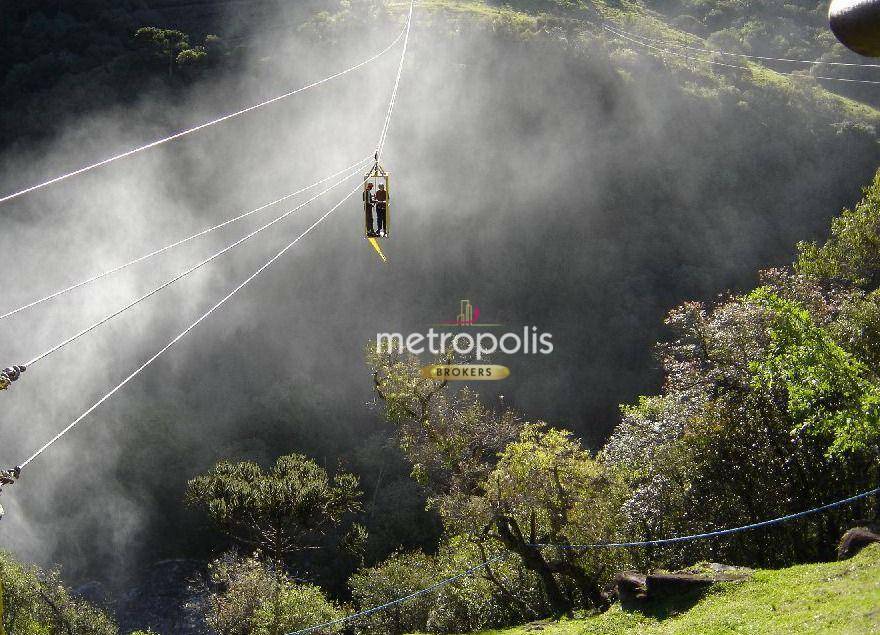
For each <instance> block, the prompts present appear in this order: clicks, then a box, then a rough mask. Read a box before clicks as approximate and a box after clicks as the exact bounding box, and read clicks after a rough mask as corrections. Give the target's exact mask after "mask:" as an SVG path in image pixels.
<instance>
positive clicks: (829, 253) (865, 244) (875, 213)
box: [795, 170, 880, 291]
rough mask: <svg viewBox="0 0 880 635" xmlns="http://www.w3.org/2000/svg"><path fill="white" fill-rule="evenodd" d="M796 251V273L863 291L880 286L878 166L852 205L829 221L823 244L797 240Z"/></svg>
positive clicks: (879, 194) (879, 185) (879, 179)
mask: <svg viewBox="0 0 880 635" xmlns="http://www.w3.org/2000/svg"><path fill="white" fill-rule="evenodd" d="M798 251H799V255H798V260H797V262H796V263H795V269H796V270H797V271H798V272H800V273H803V274H806V275H808V276H811V277H813V278H817V279H819V280H827V281H838V282H840V281H842V282H845V283H849V284H853V285H857V286H859V287H861V288H863V289H864V290H866V291H874V290H876V289H878V288H880V170H878V172H877V173H876V174H875V175H874V180H873V182H872V183H871V185H869V186H868V187H866V188H864V190H862V199H861V200H860V201H859V202H858V204H857V205H856V206H855V208H854V209H852V210H849V209H845V210H843V213H842V214H841V215H840V216H838V217H837V218H835V219H834V220H832V221H831V236H830V237H829V238H828V240H827V241H826V242H825V244H823V245H821V246H820V245H818V244H817V243H800V244H799V245H798Z"/></svg>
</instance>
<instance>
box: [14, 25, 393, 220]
mask: <svg viewBox="0 0 880 635" xmlns="http://www.w3.org/2000/svg"><path fill="white" fill-rule="evenodd" d="M406 32H408V26H407V28H404V29H401V31H400V33H399V34H398V35H397V37H396V38H394V41H392V42H391V44H389V45H388V46H386V47H385V48H384V49H382V50H381V51H379V52H378V53H376V54H375V55H373V56H372V57H369V58H367V59H365V60H363V61H362V62H358V63H357V64H355V65H354V66H350V67H348V68H346V69H345V70H342V71H339V72H338V73H335V74H333V75H330V76H328V77H325V78H324V79H320V80H318V81H315V82H312V83H311V84H307V85H305V86H301V87H300V88H297V89H295V90H292V91H290V92H287V93H284V94H283V95H278V96H276V97H272V98H271V99H267V100H266V101H262V102H260V103H257V104H254V105H252V106H248V107H247V108H242V109H241V110H237V111H235V112H231V113H229V114H226V115H222V116H220V117H217V118H216V119H212V120H210V121H206V122H204V123H201V124H199V125H197V126H194V127H192V128H188V129H186V130H181V131H180V132H175V133H174V134H171V135H169V136H167V137H163V138H161V139H157V140H156V141H152V142H150V143H147V144H145V145H142V146H139V147H137V148H132V149H131V150H127V151H125V152H121V153H119V154H116V155H113V156H111V157H108V158H106V159H102V160H101V161H97V162H96V163H92V164H90V165H86V166H83V167H81V168H78V169H76V170H73V171H72V172H67V173H66V174H62V175H60V176H56V177H54V178H51V179H49V180H47V181H43V182H42V183H37V184H36V185H31V186H30V187H26V188H24V189H23V190H19V191H17V192H12V193H11V194H6V195H5V196H2V197H0V204H2V203H5V202H6V201H11V200H12V199H14V198H18V197H19V196H23V195H25V194H28V193H30V192H33V191H35V190H39V189H42V188H44V187H47V186H49V185H53V184H55V183H58V182H60V181H64V180H65V179H69V178H70V177H72V176H77V175H79V174H83V173H85V172H88V171H90V170H94V169H95V168H99V167H102V166H105V165H107V164H108V163H112V162H113V161H117V160H119V159H124V158H126V157H130V156H132V155H134V154H137V153H139V152H143V151H144V150H149V149H150V148H155V147H156V146H160V145H162V144H163V143H168V142H169V141H174V140H176V139H180V138H181V137H184V136H186V135H188V134H192V133H193V132H198V131H199V130H203V129H205V128H208V127H210V126H213V125H215V124H218V123H222V122H224V121H227V120H229V119H232V118H234V117H238V116H240V115H243V114H246V113H249V112H251V111H253V110H257V109H258V108H262V107H263V106H268V105H269V104H273V103H275V102H276V101H281V100H282V99H286V98H288V97H292V96H293V95H296V94H298V93H301V92H304V91H306V90H309V89H311V88H315V87H317V86H320V85H322V84H326V83H327V82H329V81H332V80H334V79H337V78H339V77H342V76H343V75H347V74H348V73H351V72H353V71H356V70H358V69H360V68H363V67H364V66H366V65H368V64H371V63H372V62H374V61H376V60H377V59H379V58H380V57H382V56H383V55H385V53H387V52H388V51H390V50H391V49H392V48H394V46H395V45H396V44H397V43H398V42H399V41H400V39H401V38H402V37H403V36H404V33H406Z"/></svg>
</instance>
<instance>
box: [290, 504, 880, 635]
mask: <svg viewBox="0 0 880 635" xmlns="http://www.w3.org/2000/svg"><path fill="white" fill-rule="evenodd" d="M877 493H880V487H878V488H875V489H872V490H870V491H867V492H862V493H861V494H856V495H855V496H850V497H849V498H845V499H844V500H840V501H836V502H834V503H829V504H828V505H822V506H821V507H815V508H813V509H809V510H807V511H803V512H798V513H796V514H789V515H788V516H781V517H779V518H774V519H772V520H765V521H763V522H759V523H753V524H751V525H743V526H742V527H734V528H732V529H723V530H721V531H711V532H707V533H703V534H693V535H691V536H678V537H675V538H664V539H661V540H644V541H639V542H599V543H593V544H589V545H557V544H551V543H533V544H530V545H527V546H529V547H534V548H547V547H557V548H561V549H586V548H593V549H595V548H611V547H644V546H650V545H660V544H669V543H672V542H684V541H687V540H700V539H705V538H713V537H715V536H724V535H728V534H732V533H736V532H740V531H747V530H750V529H757V528H759V527H767V526H769V525H775V524H778V523H783V522H787V521H790V520H794V519H797V518H802V517H804V516H808V515H810V514H815V513H818V512H822V511H826V510H828V509H832V508H834V507H840V506H842V505H846V504H848V503H852V502H854V501H857V500H860V499H862V498H866V497H868V496H871V495H874V494H877ZM507 557H509V556H508V555H507V554H504V555H500V556H496V557H494V558H490V559H488V560H486V561H484V562H481V563H480V564H478V565H475V566H473V567H470V568H469V569H465V570H464V571H461V572H459V573H456V574H455V575H452V576H450V577H448V578H444V579H442V580H440V581H439V582H436V583H434V584H432V585H431V586H429V587H426V588H424V589H422V590H420V591H416V592H414V593H410V594H409V595H405V596H403V597H400V598H397V599H396V600H392V601H390V602H386V603H385V604H380V605H379V606H374V607H372V608H370V609H366V610H363V611H360V612H358V613H353V614H352V615H348V616H346V617H340V618H338V619H335V620H331V621H329V622H324V623H323V624H316V625H315V626H309V627H308V628H303V629H300V630H298V631H292V632H290V633H286V635H307V634H308V633H312V632H314V631H316V630H318V629H322V628H328V627H332V626H339V625H341V624H345V623H347V622H351V621H353V620H356V619H359V618H362V617H366V616H368V615H372V614H373V613H378V612H379V611H383V610H385V609H388V608H391V607H392V606H396V605H398V604H401V603H403V602H406V601H407V600H411V599H413V598H416V597H419V596H421V595H425V594H426V593H430V592H431V591H436V590H437V589H439V588H441V587H444V586H446V585H447V584H451V583H452V582H455V581H457V580H460V579H461V578H464V577H467V576H469V575H471V574H473V573H474V572H476V571H478V570H480V569H482V568H483V567H487V566H489V565H490V564H492V563H494V562H498V561H500V560H504V559H506V558H507Z"/></svg>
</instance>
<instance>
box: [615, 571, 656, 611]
mask: <svg viewBox="0 0 880 635" xmlns="http://www.w3.org/2000/svg"><path fill="white" fill-rule="evenodd" d="M614 587H615V589H616V590H617V598H618V599H619V600H620V604H621V605H622V606H623V607H627V606H632V605H634V604H639V603H640V602H642V601H644V600H645V598H647V596H648V588H647V586H646V585H645V576H644V575H642V574H641V573H638V572H635V571H622V572H620V573H618V574H617V575H616V576H615V577H614Z"/></svg>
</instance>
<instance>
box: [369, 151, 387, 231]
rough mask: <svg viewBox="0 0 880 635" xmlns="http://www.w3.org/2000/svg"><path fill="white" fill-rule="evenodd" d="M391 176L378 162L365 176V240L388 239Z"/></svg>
mask: <svg viewBox="0 0 880 635" xmlns="http://www.w3.org/2000/svg"><path fill="white" fill-rule="evenodd" d="M389 177H390V175H389V174H388V172H387V171H386V170H385V168H383V167H382V166H381V165H380V164H379V162H378V161H376V162H375V163H374V164H373V167H372V169H371V170H370V171H369V172H367V174H366V175H365V176H364V194H363V200H364V215H365V223H364V238H388V236H389V235H390V232H389V230H388V228H389V227H390V223H389V220H390V216H389V214H390V211H391V193H390V192H391V190H390V184H389Z"/></svg>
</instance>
